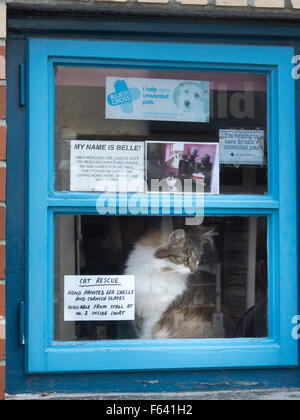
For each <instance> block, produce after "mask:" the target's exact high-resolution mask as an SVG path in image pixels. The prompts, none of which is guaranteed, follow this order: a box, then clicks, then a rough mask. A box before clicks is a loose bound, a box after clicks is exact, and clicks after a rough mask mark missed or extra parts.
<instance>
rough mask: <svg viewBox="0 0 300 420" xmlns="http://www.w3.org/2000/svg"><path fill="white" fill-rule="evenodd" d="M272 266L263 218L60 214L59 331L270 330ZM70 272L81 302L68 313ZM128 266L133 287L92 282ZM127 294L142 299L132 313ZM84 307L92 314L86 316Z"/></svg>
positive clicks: (157, 335)
mask: <svg viewBox="0 0 300 420" xmlns="http://www.w3.org/2000/svg"><path fill="white" fill-rule="evenodd" d="M267 267H268V258H267V218H265V217H206V218H205V220H204V223H203V224H202V225H200V226H186V225H185V218H183V217H149V216H147V217H143V216H139V217H132V216H131V217H129V216H69V215H68V216H67V215H66V216H65V215H57V216H56V217H55V264H54V292H55V304H54V318H55V328H54V338H55V340H58V341H67V340H71V341H72V340H74V341H75V340H104V339H109V340H116V339H172V338H182V339H189V338H221V337H225V338H230V337H265V336H267V335H268V330H267V294H268V291H267V290H268V274H267ZM72 275H73V276H81V277H77V279H78V278H79V279H81V283H82V284H81V285H82V286H84V287H82V288H81V289H80V290H81V293H80V294H78V295H75V296H71V298H72V299H73V301H74V302H77V303H76V305H78V306H76V309H75V311H74V314H75V315H74V317H75V318H74V319H73V320H72V321H66V320H65V318H66V312H68V311H69V312H70V311H71V310H73V309H74V308H72V307H71V305H69V306H70V308H67V306H68V304H67V297H68V299H69V298H70V296H68V295H66V290H69V289H67V288H66V278H65V276H72ZM124 275H127V276H134V283H135V285H134V288H133V289H132V290H129V291H123V292H120V291H117V288H116V287H115V286H114V285H113V284H110V285H108V286H107V285H104V287H102V288H101V287H93V288H92V287H90V288H89V287H86V286H87V283H88V282H90V281H92V280H93V282H94V277H92V276H98V278H101V279H103V278H104V279H109V280H108V282H110V281H111V279H113V280H112V281H114V280H115V278H116V276H124ZM101 281H102V280H101ZM90 285H91V283H90ZM93 286H95V282H94V283H93ZM130 288H132V286H131V285H130ZM127 289H128V288H127ZM74 290H75V289H74ZM76 290H79V289H76ZM72 293H73V295H74V292H72ZM125 293H128V294H130V293H131V294H132V295H133V296H131V297H130V299H131V300H130V302H133V303H134V304H135V311H134V315H133V318H132V319H130V320H128V319H122V316H124V314H125V311H126V308H125V307H124V306H126V305H125V303H124V302H129V300H126V299H125V298H124V294H125ZM108 296H109V298H108ZM111 296H117V298H115V299H111ZM123 298H124V299H123ZM126 298H128V296H127V297H126ZM132 299H133V300H132ZM112 303H113V304H114V306H113V311H114V314H113V315H116V314H117V315H118V317H119V318H115V317H114V316H113V315H111V312H110V311H111V309H112V305H111V304H112ZM85 310H86V311H91V312H90V313H93V317H94V318H93V320H89V319H88V318H87V319H86V320H84V321H83V320H82V318H80V316H82V317H84V311H85ZM118 311H119V312H118ZM103 316H105V320H103ZM76 317H77V318H76ZM95 317H96V318H95ZM97 317H98V318H97Z"/></svg>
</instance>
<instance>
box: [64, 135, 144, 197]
mask: <svg viewBox="0 0 300 420" xmlns="http://www.w3.org/2000/svg"><path fill="white" fill-rule="evenodd" d="M70 148H71V152H70V190H71V191H98V192H123V193H125V192H143V191H144V143H143V142H129V141H119V142H114V141H105V140H103V141H89V140H78V141H77V140H76V141H71V142H70Z"/></svg>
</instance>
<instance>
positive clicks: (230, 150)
mask: <svg viewBox="0 0 300 420" xmlns="http://www.w3.org/2000/svg"><path fill="white" fill-rule="evenodd" d="M219 137H220V163H223V164H232V165H263V164H264V140H265V132H264V130H220V131H219Z"/></svg>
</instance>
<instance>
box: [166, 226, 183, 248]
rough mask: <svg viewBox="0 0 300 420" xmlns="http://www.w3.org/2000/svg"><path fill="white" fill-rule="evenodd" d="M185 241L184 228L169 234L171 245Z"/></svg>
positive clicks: (181, 243)
mask: <svg viewBox="0 0 300 420" xmlns="http://www.w3.org/2000/svg"><path fill="white" fill-rule="evenodd" d="M184 241H185V231H184V230H183V229H178V230H175V232H172V233H171V234H170V236H169V245H171V246H180V245H183V243H184Z"/></svg>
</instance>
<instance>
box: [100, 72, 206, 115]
mask: <svg viewBox="0 0 300 420" xmlns="http://www.w3.org/2000/svg"><path fill="white" fill-rule="evenodd" d="M209 104H210V82H207V81H199V80H198V81H194V80H173V79H151V78H137V77H128V78H125V79H121V78H118V77H107V78H106V110H105V116H106V118H108V119H126V120H156V121H183V122H184V121H185V122H202V123H207V122H209V108H210V105H209Z"/></svg>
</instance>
